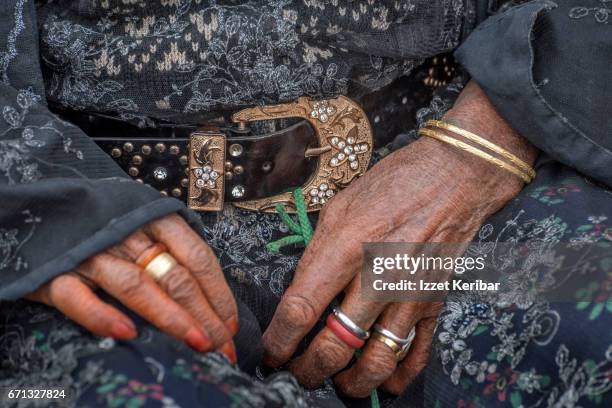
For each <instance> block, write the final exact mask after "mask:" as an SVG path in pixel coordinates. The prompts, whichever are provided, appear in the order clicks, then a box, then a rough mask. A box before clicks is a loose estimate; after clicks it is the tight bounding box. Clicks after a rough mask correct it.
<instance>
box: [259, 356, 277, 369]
mask: <svg viewBox="0 0 612 408" xmlns="http://www.w3.org/2000/svg"><path fill="white" fill-rule="evenodd" d="M261 362H262V363H264V364H265V365H267V366H268V367H276V364H275V363H274V360H273V359H272V357H271V356H270V355H269V354H264V356H263V358H262V359H261Z"/></svg>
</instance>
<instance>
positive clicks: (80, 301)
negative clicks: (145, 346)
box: [28, 214, 238, 362]
mask: <svg viewBox="0 0 612 408" xmlns="http://www.w3.org/2000/svg"><path fill="white" fill-rule="evenodd" d="M155 243H162V244H164V245H165V246H166V247H167V248H168V252H169V253H170V254H172V256H174V258H176V259H177V261H178V265H177V266H175V267H174V268H173V269H172V270H171V271H170V272H168V273H167V274H166V275H164V276H163V277H162V278H161V279H160V280H159V282H155V281H154V280H153V279H152V278H151V277H150V276H148V275H147V274H146V273H145V272H144V271H143V269H142V268H141V267H140V266H138V265H136V264H135V263H134V262H135V260H136V259H137V258H138V257H139V256H140V255H141V254H142V253H143V252H144V251H145V250H147V249H148V248H151V247H152V246H153V245H154V244H155ZM96 287H99V288H101V289H103V290H104V291H106V292H107V293H109V294H110V295H111V296H113V297H115V298H116V299H118V300H119V301H120V302H121V303H123V304H124V305H125V306H127V307H128V308H130V309H131V310H133V311H134V312H135V313H137V314H139V315H140V316H142V317H143V318H145V319H146V320H148V321H149V322H151V323H152V324H153V325H155V326H156V327H158V328H159V329H160V330H162V331H164V332H166V333H168V334H169V335H171V336H174V337H176V338H177V339H180V340H183V341H185V342H186V343H187V344H188V345H190V346H191V347H193V348H194V349H196V350H198V351H211V350H219V351H221V352H223V353H224V354H226V355H227V356H228V357H229V359H230V360H232V361H233V362H235V361H236V351H235V347H234V344H233V341H232V336H233V335H235V334H236V332H237V331H238V318H237V314H238V312H237V306H236V302H235V300H234V298H233V295H232V293H231V291H230V289H229V286H228V285H227V282H226V281H225V278H224V276H223V273H222V271H221V268H220V267H219V264H218V262H217V259H216V256H215V254H214V253H213V251H212V250H211V249H210V248H209V247H208V245H206V243H204V241H203V240H202V239H201V238H200V237H199V236H198V235H197V234H196V233H195V232H194V231H193V230H192V229H191V228H190V227H189V226H188V225H187V223H186V222H185V221H184V220H183V218H181V217H180V216H178V215H176V214H172V215H168V216H165V217H163V218H160V219H159V220H156V221H153V222H151V223H149V224H148V225H146V226H145V227H144V228H142V229H141V230H138V231H136V232H135V233H133V234H132V235H131V236H129V237H128V238H127V239H126V240H125V241H123V242H122V243H121V244H119V245H117V246H115V247H112V248H109V249H108V250H107V251H104V252H101V253H99V254H97V255H95V256H92V257H91V258H89V259H87V260H86V261H85V262H83V263H82V264H80V265H79V266H78V267H77V268H75V269H74V270H73V271H70V272H68V273H65V274H63V275H60V276H58V277H56V278H54V279H53V280H51V281H49V282H48V283H46V284H45V285H44V286H42V287H40V288H39V289H38V290H36V291H35V292H34V293H32V294H31V295H29V296H28V299H30V300H34V301H38V302H42V303H46V304H48V305H50V306H54V307H56V308H57V309H58V310H60V311H61V312H62V313H64V314H65V315H66V316H68V317H69V318H71V319H72V320H74V321H76V322H77V323H79V324H81V325H82V326H84V327H85V328H87V329H89V330H90V331H91V332H93V333H94V334H96V335H99V336H111V337H115V338H118V339H132V338H134V337H136V336H137V332H136V328H135V325H134V323H133V322H132V321H131V320H130V318H129V317H127V316H126V315H125V314H124V313H122V312H120V311H119V310H118V309H116V308H115V307H113V306H111V305H109V304H108V303H105V302H103V301H102V300H100V298H98V296H97V295H96V294H95V293H94V291H93V289H94V288H96Z"/></svg>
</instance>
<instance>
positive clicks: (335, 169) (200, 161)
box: [188, 96, 373, 212]
mask: <svg viewBox="0 0 612 408" xmlns="http://www.w3.org/2000/svg"><path fill="white" fill-rule="evenodd" d="M280 118H302V119H305V120H307V121H308V122H309V123H310V125H312V127H313V129H314V130H315V133H316V139H317V141H318V146H313V147H309V148H307V149H306V150H305V151H304V155H305V156H306V157H316V158H317V159H318V162H317V166H316V170H315V171H314V174H313V175H312V176H311V177H310V178H309V179H308V181H307V182H306V183H305V184H304V185H303V186H302V191H303V192H304V198H305V201H306V204H307V208H308V211H319V210H320V209H321V208H322V207H323V205H325V203H326V202H327V201H329V199H330V198H331V197H333V196H334V195H335V194H336V193H337V192H338V191H339V190H341V189H343V188H346V187H347V186H348V185H349V184H350V183H351V182H353V181H354V180H356V179H357V178H358V177H360V176H361V175H363V174H364V173H365V172H366V170H367V169H368V165H369V163H370V159H371V157H372V147H373V139H372V127H371V125H370V122H369V121H368V118H367V116H366V114H365V112H364V111H363V110H362V109H361V107H360V106H359V105H358V104H357V103H355V102H354V101H352V100H351V99H349V98H346V97H344V96H340V97H338V98H334V99H328V100H321V101H313V100H312V99H310V98H308V97H300V98H298V100H297V101H295V102H292V103H286V104H279V105H266V106H257V107H253V108H247V109H243V110H241V111H239V112H236V113H234V114H233V115H232V121H233V122H235V123H237V124H238V127H243V128H244V127H246V123H247V122H252V121H259V120H273V119H280ZM190 148H191V155H190V161H189V197H188V204H189V207H190V208H193V209H195V210H199V211H220V210H222V209H223V203H224V193H225V191H224V187H225V186H224V180H225V178H224V170H225V161H226V137H225V135H224V134H222V133H220V132H218V131H198V132H195V133H194V134H192V136H191V141H190ZM230 153H231V152H230ZM233 193H234V192H233V191H232V196H235V195H234V194H233ZM279 203H280V204H284V205H285V208H286V209H287V211H288V212H295V203H294V202H293V197H292V195H291V192H284V193H281V194H277V195H274V196H271V197H266V198H260V199H256V200H250V201H236V202H233V203H232V204H233V205H234V206H236V207H240V208H245V209H249V210H254V211H265V212H274V211H275V207H276V205H277V204H279Z"/></svg>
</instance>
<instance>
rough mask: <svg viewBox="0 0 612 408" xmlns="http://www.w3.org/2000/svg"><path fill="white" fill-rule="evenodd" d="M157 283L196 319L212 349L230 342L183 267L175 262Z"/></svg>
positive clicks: (229, 335)
mask: <svg viewBox="0 0 612 408" xmlns="http://www.w3.org/2000/svg"><path fill="white" fill-rule="evenodd" d="M157 283H158V284H159V286H160V287H161V288H162V289H164V290H165V292H166V293H167V294H168V295H169V296H170V297H171V298H172V299H173V300H174V301H175V302H176V303H178V304H179V305H181V306H183V307H184V308H185V310H187V311H188V312H189V313H190V314H191V316H193V317H194V318H195V319H196V320H197V321H198V323H199V324H200V328H201V329H202V331H203V332H204V334H205V335H206V336H207V337H208V338H209V339H210V340H211V342H212V347H213V348H214V349H217V348H219V347H221V346H222V345H224V344H225V343H227V342H231V339H232V334H231V333H230V332H229V331H228V329H227V328H226V327H225V324H224V323H223V321H221V319H220V318H219V316H217V314H216V313H215V311H214V310H213V308H212V307H211V305H210V303H208V300H207V299H206V297H204V294H203V293H202V290H201V289H200V285H199V284H198V282H197V281H196V280H195V278H194V277H193V276H192V275H191V273H189V271H188V270H187V269H185V267H183V266H182V265H178V264H177V265H176V266H174V267H173V268H172V269H171V270H170V271H169V272H168V273H166V274H165V275H164V276H162V278H161V279H160V280H159V281H158V282H157ZM232 344H233V343H232ZM235 354H236V352H235V350H234V351H233V352H232V353H230V355H228V357H229V358H230V360H232V361H234V362H235V357H236V356H235Z"/></svg>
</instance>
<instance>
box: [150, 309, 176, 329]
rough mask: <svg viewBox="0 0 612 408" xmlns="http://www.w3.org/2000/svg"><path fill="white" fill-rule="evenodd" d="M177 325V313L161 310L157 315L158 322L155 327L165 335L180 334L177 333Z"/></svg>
mask: <svg viewBox="0 0 612 408" xmlns="http://www.w3.org/2000/svg"><path fill="white" fill-rule="evenodd" d="M179 319H180V317H179ZM177 323H178V321H177V317H176V313H174V312H173V311H169V310H160V311H159V312H158V314H157V321H156V322H155V325H156V326H157V328H158V329H159V330H161V331H163V332H164V333H168V334H170V335H177V334H178V333H175V329H176V328H177V326H178V325H177Z"/></svg>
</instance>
